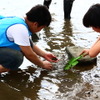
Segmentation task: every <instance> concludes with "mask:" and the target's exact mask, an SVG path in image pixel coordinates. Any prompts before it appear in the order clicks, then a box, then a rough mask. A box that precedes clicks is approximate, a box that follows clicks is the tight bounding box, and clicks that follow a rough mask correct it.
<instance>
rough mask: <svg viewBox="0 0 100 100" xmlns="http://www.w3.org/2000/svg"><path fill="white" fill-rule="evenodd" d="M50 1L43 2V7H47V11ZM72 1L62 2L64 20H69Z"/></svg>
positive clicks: (65, 0)
mask: <svg viewBox="0 0 100 100" xmlns="http://www.w3.org/2000/svg"><path fill="white" fill-rule="evenodd" d="M51 1H52V0H44V2H43V5H45V6H47V8H48V9H49V6H50V4H51ZM73 1H74V0H64V1H63V8H64V19H70V18H71V17H70V14H71V10H72V5H73Z"/></svg>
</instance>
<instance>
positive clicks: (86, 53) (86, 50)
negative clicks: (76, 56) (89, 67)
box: [80, 49, 89, 57]
mask: <svg viewBox="0 0 100 100" xmlns="http://www.w3.org/2000/svg"><path fill="white" fill-rule="evenodd" d="M80 55H83V56H84V57H85V56H87V55H89V49H84V50H83V51H82V52H81V54H80Z"/></svg>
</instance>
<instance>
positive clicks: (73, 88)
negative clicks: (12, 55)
mask: <svg viewBox="0 0 100 100" xmlns="http://www.w3.org/2000/svg"><path fill="white" fill-rule="evenodd" d="M99 2H100V0H75V1H74V3H73V7H72V12H71V20H70V21H68V20H67V21H65V20H64V14H63V0H53V1H52V3H51V5H50V8H49V10H50V12H51V15H52V18H53V21H52V23H51V24H50V26H49V27H48V28H45V29H43V30H42V31H41V32H39V33H37V34H38V35H39V38H40V39H39V40H38V41H36V42H35V43H36V44H37V45H38V46H39V47H40V48H41V49H45V50H47V51H50V52H52V53H54V54H55V55H57V57H58V58H59V59H61V61H60V62H58V63H56V64H55V63H53V65H54V70H52V71H47V70H44V69H41V68H37V66H35V65H34V64H32V63H31V62H29V61H27V60H26V59H25V60H24V62H23V64H22V66H20V68H21V70H19V71H17V72H12V73H3V74H1V77H0V89H1V90H0V100H100V90H99V88H100V68H99V65H100V64H99V62H97V63H96V64H93V65H89V66H84V67H83V66H78V67H77V66H76V67H74V68H73V69H71V70H69V71H64V70H63V67H64V65H65V64H66V63H67V60H68V55H67V53H66V51H65V48H66V47H67V46H73V45H75V46H81V47H85V48H89V47H91V45H92V44H93V43H94V42H95V41H96V39H97V37H98V36H99V33H96V32H94V31H93V30H92V29H87V28H85V27H84V26H83V25H82V18H83V16H84V14H85V12H86V11H87V10H88V8H89V7H90V6H91V5H93V4H95V3H99ZM36 4H43V0H3V1H1V3H0V14H1V15H16V16H21V17H22V16H24V15H25V13H26V12H27V11H28V10H30V8H31V7H33V6H35V5H36ZM98 61H99V56H98Z"/></svg>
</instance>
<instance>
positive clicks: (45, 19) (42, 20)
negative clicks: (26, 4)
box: [26, 5, 51, 26]
mask: <svg viewBox="0 0 100 100" xmlns="http://www.w3.org/2000/svg"><path fill="white" fill-rule="evenodd" d="M26 16H27V19H28V20H29V21H31V22H37V23H38V26H42V25H45V26H49V24H50V23H51V14H50V12H49V10H48V8H47V7H46V6H43V5H36V6H35V7H33V8H32V9H31V10H30V11H29V12H27V13H26Z"/></svg>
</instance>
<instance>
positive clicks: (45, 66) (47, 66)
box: [42, 61, 53, 70]
mask: <svg viewBox="0 0 100 100" xmlns="http://www.w3.org/2000/svg"><path fill="white" fill-rule="evenodd" d="M42 68H45V69H48V70H51V69H53V66H52V64H51V63H50V62H49V61H43V66H42Z"/></svg>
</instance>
